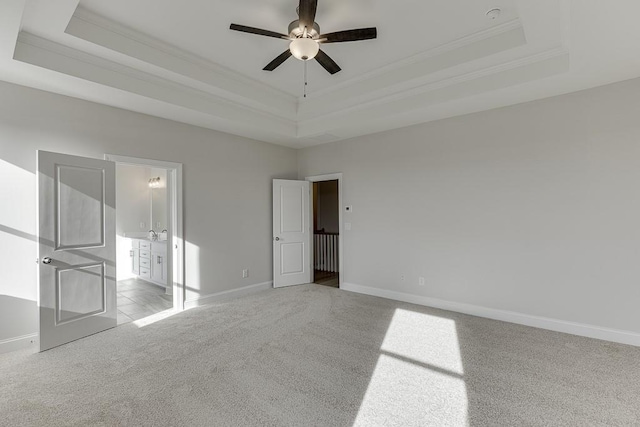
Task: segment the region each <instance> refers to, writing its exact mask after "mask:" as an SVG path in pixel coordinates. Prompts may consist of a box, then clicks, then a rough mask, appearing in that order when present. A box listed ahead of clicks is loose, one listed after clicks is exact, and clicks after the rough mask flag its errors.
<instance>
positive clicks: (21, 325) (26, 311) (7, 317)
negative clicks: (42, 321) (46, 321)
mask: <svg viewBox="0 0 640 427" xmlns="http://www.w3.org/2000/svg"><path fill="white" fill-rule="evenodd" d="M0 308H1V314H2V317H1V318H0V320H1V322H0V341H2V340H3V339H10V338H16V337H21V336H24V335H29V334H33V333H35V332H37V331H38V304H37V303H36V302H35V301H31V300H26V299H23V298H16V297H12V296H10V295H4V294H0ZM9 327H10V328H11V329H10V330H9V329H8V328H9Z"/></svg>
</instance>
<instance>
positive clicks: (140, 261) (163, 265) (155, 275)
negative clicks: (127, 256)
mask: <svg viewBox="0 0 640 427" xmlns="http://www.w3.org/2000/svg"><path fill="white" fill-rule="evenodd" d="M131 258H132V259H131V271H132V272H133V274H135V275H136V276H138V277H139V278H141V279H144V280H147V281H150V282H153V283H155V284H157V285H160V286H164V287H167V286H168V285H167V242H166V241H162V242H157V241H149V240H146V239H132V240H131Z"/></svg>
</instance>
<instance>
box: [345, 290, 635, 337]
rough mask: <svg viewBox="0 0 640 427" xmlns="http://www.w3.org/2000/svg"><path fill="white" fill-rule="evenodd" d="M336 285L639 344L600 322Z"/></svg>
mask: <svg viewBox="0 0 640 427" xmlns="http://www.w3.org/2000/svg"><path fill="white" fill-rule="evenodd" d="M340 289H343V290H345V291H351V292H357V293H360V294H366V295H371V296H376V297H382V298H387V299H392V300H396V301H403V302H408V303H412V304H418V305H424V306H428V307H434V308H439V309H442V310H449V311H455V312H458V313H464V314H470V315H472V316H478V317H486V318H488V319H494V320H501V321H503V322H510V323H517V324H519V325H525V326H532V327H534V328H541V329H548V330H550V331H556V332H564V333H566V334H572V335H579V336H583V337H588V338H596V339H599V340H605V341H612V342H617V343H621V344H628V345H634V346H638V347H640V334H639V333H637V332H631V331H622V330H618V329H610V328H603V327H600V326H593V325H586V324H583V323H575V322H567V321H564V320H558V319H551V318H548V317H540V316H532V315H529V314H522V313H517V312H514V311H506V310H497V309H495V308H488V307H481V306H478V305H471V304H465V303H460V302H454V301H447V300H441V299H437V298H429V297H425V296H420V295H413V294H407V293H403V292H395V291H389V290H385V289H379V288H372V287H369V286H362V285H355V284H353V283H343V284H342V286H341V287H340Z"/></svg>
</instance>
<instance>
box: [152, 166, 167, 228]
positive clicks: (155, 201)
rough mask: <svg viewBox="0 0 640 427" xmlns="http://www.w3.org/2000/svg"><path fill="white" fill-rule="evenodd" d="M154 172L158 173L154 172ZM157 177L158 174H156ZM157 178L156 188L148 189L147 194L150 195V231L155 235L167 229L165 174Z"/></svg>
mask: <svg viewBox="0 0 640 427" xmlns="http://www.w3.org/2000/svg"><path fill="white" fill-rule="evenodd" d="M154 172H155V173H158V172H156V171H154ZM163 172H164V171H163ZM158 175H160V174H159V173H158ZM158 175H156V176H158ZM159 178H160V180H159V184H158V186H156V187H151V188H149V192H150V193H151V229H152V230H153V231H155V232H156V233H160V232H161V231H162V230H165V229H167V186H166V183H167V180H166V173H164V174H162V176H159Z"/></svg>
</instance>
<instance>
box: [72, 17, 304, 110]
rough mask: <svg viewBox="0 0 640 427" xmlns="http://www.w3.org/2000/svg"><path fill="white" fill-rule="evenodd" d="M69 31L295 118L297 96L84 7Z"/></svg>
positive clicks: (215, 91) (224, 94)
mask: <svg viewBox="0 0 640 427" xmlns="http://www.w3.org/2000/svg"><path fill="white" fill-rule="evenodd" d="M65 33H67V34H69V35H71V36H74V37H77V38H79V39H82V40H85V41H88V42H90V43H93V44H96V45H99V46H102V47H104V48H107V49H109V50H112V51H115V52H119V53H121V54H123V55H126V56H128V57H131V58H134V59H137V60H139V61H141V62H143V63H145V64H151V65H154V66H156V67H158V68H159V69H160V70H166V71H170V72H172V73H175V74H176V75H177V76H182V77H187V78H188V79H190V80H194V81H196V82H200V83H203V84H204V85H199V86H200V88H201V89H203V90H206V91H208V92H211V93H213V94H216V95H218V96H220V97H222V98H225V99H227V100H230V101H233V102H236V103H240V104H244V105H248V106H251V107H252V108H256V109H262V110H264V111H269V112H271V113H275V114H276V115H279V116H282V117H284V118H287V119H295V114H296V97H294V96H292V95H289V94H287V93H285V92H283V91H281V90H278V89H276V88H273V87H271V86H269V85H266V84H264V83H262V82H259V81H257V80H254V79H251V78H249V77H246V76H243V75H242V74H239V73H237V72H235V71H233V70H230V69H228V68H226V67H223V66H221V65H219V64H216V63H214V62H211V61H209V60H207V59H204V58H202V57H200V56H197V55H194V54H191V53H189V52H186V51H184V50H182V49H179V48H177V47H175V46H171V45H169V44H167V43H165V42H162V41H160V40H157V39H155V38H153V37H150V36H148V35H145V34H143V33H140V32H138V31H136V30H133V29H131V28H128V27H126V26H123V25H121V24H119V23H117V22H114V21H111V20H109V19H106V18H104V17H102V16H100V15H97V14H95V13H93V12H90V11H88V10H86V9H84V8H82V7H80V6H79V7H78V8H77V9H76V11H75V12H74V14H73V16H72V17H71V20H70V21H69V24H68V25H67V28H66V30H65ZM174 78H175V77H174ZM187 83H189V82H188V81H187V82H185V84H187ZM191 85H193V84H191Z"/></svg>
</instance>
